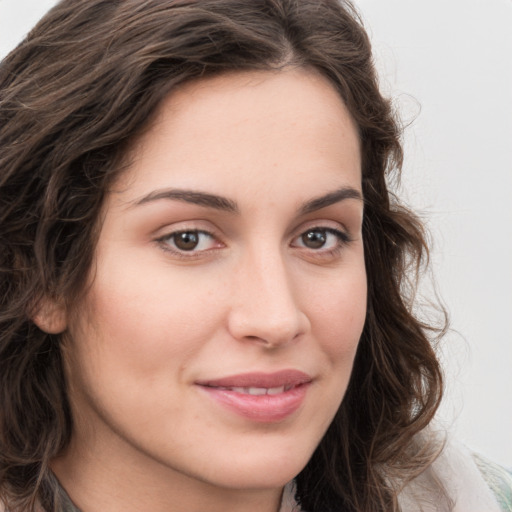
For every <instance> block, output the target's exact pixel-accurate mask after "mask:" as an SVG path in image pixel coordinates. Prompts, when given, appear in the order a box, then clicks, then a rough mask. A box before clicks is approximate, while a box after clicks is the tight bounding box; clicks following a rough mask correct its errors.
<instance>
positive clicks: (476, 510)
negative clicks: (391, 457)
mask: <svg viewBox="0 0 512 512" xmlns="http://www.w3.org/2000/svg"><path fill="white" fill-rule="evenodd" d="M399 501H400V504H401V507H402V510H407V511H408V512H409V511H411V512H412V511H414V512H482V511H484V510H485V511H486V512H512V475H511V474H510V473H509V472H508V471H506V470H505V469H503V468H501V467H500V466H498V465H496V464H493V463H491V462H489V461H487V460H486V459H484V458H483V457H481V456H479V455H475V454H474V453H473V452H471V451H470V450H468V449H467V448H466V447H465V446H463V445H462V444H460V443H458V442H456V441H453V440H450V439H448V440H447V441H446V442H445V445H444V448H443V450H442V451H441V453H440V455H439V457H438V458H437V459H436V460H435V462H433V463H432V465H431V466H430V467H429V468H428V469H427V470H426V471H424V472H423V473H422V474H421V475H420V476H418V477H417V478H415V479H414V480H413V481H412V482H410V483H409V484H408V485H407V486H406V487H405V488H404V490H403V491H402V493H401V494H400V496H399Z"/></svg>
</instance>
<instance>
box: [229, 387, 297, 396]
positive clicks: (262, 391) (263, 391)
mask: <svg viewBox="0 0 512 512" xmlns="http://www.w3.org/2000/svg"><path fill="white" fill-rule="evenodd" d="M287 388H288V389H287ZM291 388H292V386H279V387H276V388H237V387H233V388H224V389H229V390H230V391H234V392H235V393H242V394H244V395H253V396H261V395H279V393H284V392H285V391H288V390H289V389H291Z"/></svg>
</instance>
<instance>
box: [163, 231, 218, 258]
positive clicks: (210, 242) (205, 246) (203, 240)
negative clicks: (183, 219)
mask: <svg viewBox="0 0 512 512" xmlns="http://www.w3.org/2000/svg"><path fill="white" fill-rule="evenodd" d="M158 242H160V244H162V245H163V247H164V249H165V250H168V251H171V252H178V253H184V252H189V253H197V252H201V251H207V250H209V249H213V248H214V247H217V246H219V242H217V240H216V239H215V238H214V237H213V235H211V234H210V233H208V232H207V231H200V230H197V229H187V230H183V231H175V232H174V233H170V234H168V235H165V236H164V237H161V238H159V239H158Z"/></svg>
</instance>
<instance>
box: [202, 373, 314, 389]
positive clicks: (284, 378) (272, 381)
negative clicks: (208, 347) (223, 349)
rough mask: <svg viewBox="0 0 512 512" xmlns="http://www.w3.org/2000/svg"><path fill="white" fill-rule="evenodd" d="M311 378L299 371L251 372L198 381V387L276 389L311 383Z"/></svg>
mask: <svg viewBox="0 0 512 512" xmlns="http://www.w3.org/2000/svg"><path fill="white" fill-rule="evenodd" d="M311 381H312V378H311V377H310V376H309V375H308V374H307V373H304V372H302V371H299V370H281V371H278V372H273V373H265V372H252V373H241V374H239V375H230V376H227V377H221V378H219V379H207V380H198V381H196V384H198V385H200V386H209V387H219V388H234V387H237V388H277V387H280V386H288V387H294V386H299V385H300V384H306V383H308V382H311Z"/></svg>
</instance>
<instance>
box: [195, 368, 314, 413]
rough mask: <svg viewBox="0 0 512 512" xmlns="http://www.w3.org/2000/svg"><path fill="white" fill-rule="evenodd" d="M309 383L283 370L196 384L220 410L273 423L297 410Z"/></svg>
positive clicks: (304, 376)
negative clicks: (219, 406) (221, 408)
mask: <svg viewBox="0 0 512 512" xmlns="http://www.w3.org/2000/svg"><path fill="white" fill-rule="evenodd" d="M311 382H312V378H311V377H310V376H309V375H307V374H305V373H303V372H299V371H296V370H284V371H281V372H277V373H273V374H264V373H251V374H243V375H236V376H232V377H225V378H221V379H216V380H212V381H203V382H196V385H198V386H199V388H200V389H201V391H203V392H205V394H206V395H207V396H208V397H210V398H211V399H213V402H214V403H215V404H219V405H221V406H222V407H223V409H228V410H229V411H230V412H234V413H236V414H237V415H238V416H241V417H243V418H244V419H247V420H250V421H254V422H259V423H273V422H279V421H283V420H284V419H286V418H288V417H289V416H291V415H292V414H293V413H294V412H296V411H297V410H298V409H299V408H300V406H301V405H302V403H303V401H304V399H305V398H306V395H307V390H308V389H309V385H310V384H311Z"/></svg>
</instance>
